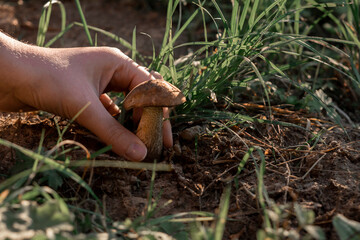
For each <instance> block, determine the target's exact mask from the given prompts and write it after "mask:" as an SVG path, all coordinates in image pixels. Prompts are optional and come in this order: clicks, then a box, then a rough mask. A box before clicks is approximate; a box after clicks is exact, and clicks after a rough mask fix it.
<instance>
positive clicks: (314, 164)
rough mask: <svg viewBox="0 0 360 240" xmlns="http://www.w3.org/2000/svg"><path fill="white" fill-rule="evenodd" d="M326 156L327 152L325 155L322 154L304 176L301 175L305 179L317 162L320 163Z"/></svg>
mask: <svg viewBox="0 0 360 240" xmlns="http://www.w3.org/2000/svg"><path fill="white" fill-rule="evenodd" d="M325 156H326V153H325V154H324V155H322V156H321V157H320V158H319V159H318V160H317V161H316V162H315V163H314V164H313V165H312V166H311V168H310V169H309V170H308V171H307V172H306V173H305V174H304V176H302V177H301V179H302V180H304V179H305V178H306V176H307V175H308V174H309V173H310V172H311V170H312V169H313V168H314V167H315V166H316V164H318V163H319V162H320V161H321V159H323V158H324V157H325Z"/></svg>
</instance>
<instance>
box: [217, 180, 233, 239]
mask: <svg viewBox="0 0 360 240" xmlns="http://www.w3.org/2000/svg"><path fill="white" fill-rule="evenodd" d="M230 193H231V185H228V186H226V187H225V189H224V192H223V194H222V196H221V200H220V213H219V219H218V221H217V223H216V226H215V235H214V240H221V239H223V236H224V230H225V224H226V219H227V214H228V210H229V205H230Z"/></svg>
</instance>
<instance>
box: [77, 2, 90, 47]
mask: <svg viewBox="0 0 360 240" xmlns="http://www.w3.org/2000/svg"><path fill="white" fill-rule="evenodd" d="M75 4H76V8H77V10H78V12H79V15H80V19H81V22H82V24H83V26H84V30H85V34H86V36H87V38H88V41H89V44H90V46H93V45H94V44H93V40H92V38H91V35H90V31H89V27H88V25H87V23H86V18H85V16H84V13H83V11H82V8H81V4H80V0H75Z"/></svg>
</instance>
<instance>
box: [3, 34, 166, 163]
mask: <svg viewBox="0 0 360 240" xmlns="http://www.w3.org/2000/svg"><path fill="white" fill-rule="evenodd" d="M2 37H3V36H0V47H1V50H0V62H1V63H4V64H0V65H1V66H0V73H4V74H3V76H5V77H3V78H2V79H0V96H4V97H3V98H2V99H3V100H0V110H2V111H4V110H5V111H19V110H23V111H28V110H35V109H40V110H44V111H47V112H52V113H55V114H57V115H60V116H63V117H66V118H69V119H71V118H73V117H74V116H75V115H76V114H77V113H78V112H79V111H80V110H81V109H82V108H83V107H84V106H85V105H86V104H88V103H90V105H89V106H88V107H87V108H86V109H85V110H84V111H83V112H82V113H81V114H80V115H79V117H78V118H77V119H76V121H77V122H78V123H79V124H80V125H82V126H84V127H86V128H87V129H89V130H90V131H92V132H93V133H94V134H95V135H97V136H98V137H99V138H100V139H101V140H102V141H104V142H105V143H106V144H108V145H112V150H113V151H114V152H115V153H117V154H119V155H121V156H124V157H125V158H127V159H128V160H132V161H141V160H143V159H144V158H145V156H146V147H145V145H144V144H143V143H142V142H141V140H140V139H138V138H137V137H136V136H135V135H134V134H133V133H131V132H130V131H128V130H127V129H125V128H124V127H123V126H122V125H121V124H120V123H118V122H117V121H116V120H115V119H114V118H113V117H112V116H111V115H114V114H116V113H118V112H119V108H118V107H117V106H116V105H115V104H114V103H113V102H112V100H111V99H110V98H109V96H108V95H107V94H106V92H108V91H116V92H128V91H130V90H131V89H132V88H134V87H135V86H136V85H138V84H139V83H141V82H143V81H146V80H149V79H155V78H159V74H158V73H153V74H150V73H149V72H148V71H147V70H146V69H145V68H144V67H140V66H139V65H138V64H137V63H135V62H134V61H132V60H131V59H130V58H129V57H127V56H126V55H125V54H124V53H122V52H121V51H120V50H118V49H115V48H108V47H86V48H64V49H51V48H40V47H35V46H30V45H26V44H23V43H20V42H18V41H15V40H13V39H11V41H13V42H12V43H11V44H6V43H7V41H10V40H9V39H6V40H5V44H4V43H3V44H2V43H1V40H4V39H3V38H2ZM3 46H5V47H6V52H5V53H4V48H3ZM3 57H5V58H6V62H4V59H3ZM14 57H15V58H14ZM12 58H14V59H13V60H14V61H12ZM14 67H15V70H16V71H13V72H12V73H11V72H9V71H10V70H11V69H12V68H14ZM4 89H5V90H4ZM137 112H138V111H137ZM135 115H136V114H135ZM138 115H139V114H137V117H139V116H138ZM134 117H135V118H136V116H134ZM164 117H165V118H167V117H168V111H167V110H165V111H164ZM163 135H164V145H165V146H166V147H171V146H172V133H171V125H170V122H169V121H165V122H164V124H163Z"/></svg>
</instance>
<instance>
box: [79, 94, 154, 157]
mask: <svg viewBox="0 0 360 240" xmlns="http://www.w3.org/2000/svg"><path fill="white" fill-rule="evenodd" d="M94 98H95V99H93V100H92V101H90V105H89V106H88V107H87V108H86V109H85V110H84V112H83V113H81V114H80V116H79V117H78V118H77V120H76V121H77V122H78V123H79V124H81V125H82V126H84V127H86V128H87V129H89V130H90V131H91V132H93V133H94V134H95V135H96V136H98V137H99V138H100V139H101V140H102V141H104V142H105V143H106V144H108V145H111V146H112V150H113V151H114V152H115V153H117V154H118V155H121V156H123V157H125V158H126V159H128V160H131V161H142V160H143V159H144V158H145V157H146V154H147V149H146V146H145V145H144V143H143V142H142V141H141V140H140V139H139V138H138V137H137V136H136V135H135V134H133V133H132V132H130V131H129V130H127V129H126V128H125V127H123V126H122V125H121V124H120V123H119V122H117V121H116V120H115V119H114V118H113V117H112V116H111V115H110V114H109V112H108V111H107V110H106V109H105V108H104V106H103V105H102V103H101V102H100V100H99V99H97V98H96V97H94Z"/></svg>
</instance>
